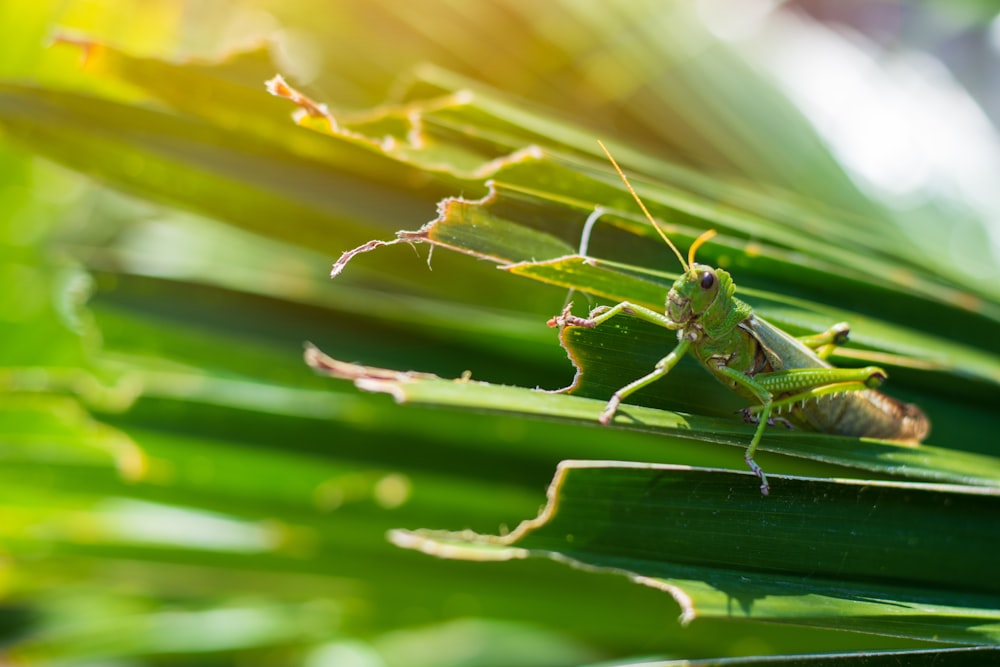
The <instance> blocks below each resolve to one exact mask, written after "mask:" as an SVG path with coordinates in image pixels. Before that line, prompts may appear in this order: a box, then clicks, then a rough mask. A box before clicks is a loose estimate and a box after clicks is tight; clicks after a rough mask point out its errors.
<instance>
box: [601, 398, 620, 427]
mask: <svg viewBox="0 0 1000 667" xmlns="http://www.w3.org/2000/svg"><path fill="white" fill-rule="evenodd" d="M621 402H622V399H621V398H619V396H618V395H617V394H615V395H614V396H612V397H611V400H610V401H608V404H607V406H606V407H605V408H604V411H603V412H601V416H600V417H598V418H597V421H599V422H601V425H603V426H607V425H608V424H610V423H611V420H612V419H614V416H615V413H616V412H618V406H619V405H620V404H621Z"/></svg>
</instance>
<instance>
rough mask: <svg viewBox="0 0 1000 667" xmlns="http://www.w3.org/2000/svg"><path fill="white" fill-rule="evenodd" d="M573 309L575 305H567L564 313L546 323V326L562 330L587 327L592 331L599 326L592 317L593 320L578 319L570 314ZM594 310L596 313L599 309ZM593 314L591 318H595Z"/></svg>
mask: <svg viewBox="0 0 1000 667" xmlns="http://www.w3.org/2000/svg"><path fill="white" fill-rule="evenodd" d="M572 309H573V304H572V303H567V304H566V307H565V308H563V310H562V312H561V313H559V314H558V315H556V316H555V317H552V318H550V319H549V321H548V322H546V324H548V325H549V326H550V327H559V328H560V329H561V328H562V327H565V326H574V327H587V328H588V329H592V328H594V327H595V326H597V322H595V321H594V320H593V318H592V317H591V318H584V317H577V316H576V315H574V314H573V313H571V312H570V311H571V310H572ZM594 310H595V311H596V310H597V309H596V308H595V309H594ZM593 314H594V313H593V312H591V316H593Z"/></svg>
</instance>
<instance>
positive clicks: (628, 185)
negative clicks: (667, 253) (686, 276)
mask: <svg viewBox="0 0 1000 667" xmlns="http://www.w3.org/2000/svg"><path fill="white" fill-rule="evenodd" d="M597 145H598V146H600V147H601V150H602V151H604V154H605V155H607V156H608V159H609V160H610V161H611V166H613V167H614V168H615V171H617V172H618V175H619V176H620V177H621V179H622V183H624V184H625V187H626V188H628V191H629V193H630V194H631V195H632V198H633V199H635V202H636V203H637V204H638V205H639V208H641V209H642V212H643V215H645V216H646V219H647V220H649V224H651V225H653V229H655V230H656V233H657V234H659V235H660V238H661V239H663V240H664V241H665V242H666V244H667V245H668V246H670V249H671V250H673V251H674V254H675V255H677V259H678V260H679V261H680V263H681V266H683V267H684V270H685V271H687V270H688V266H689V264H688V262H685V261H684V256H683V255H681V251H680V250H678V249H677V246H675V245H674V243H673V241H671V240H670V237H669V236H667V233H666V232H664V231H663V230H662V229H661V228H660V225H659V224H658V223H657V222H656V220H655V219H653V216H652V215H650V214H649V209H647V208H646V205H645V204H643V203H642V199H640V198H639V195H638V194H637V193H636V191H635V188H633V187H632V184H631V183H629V182H628V177H627V176H626V175H625V172H624V171H622V168H621V167H619V166H618V162H617V161H616V160H615V158H614V156H613V155H611V151H609V150H608V147H607V146H605V145H604V142H603V141H601V140H600V139H598V140H597ZM709 238H711V237H710V236H708V237H706V236H705V235H703V239H704V240H702V239H699V240H702V243H704V241H707V240H708V239H709ZM696 243H697V242H696ZM697 245H701V243H698V244H697ZM691 255H692V256H693V255H694V253H693V252H692V253H691ZM692 261H693V260H692Z"/></svg>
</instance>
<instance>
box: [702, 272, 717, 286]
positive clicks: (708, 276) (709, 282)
mask: <svg viewBox="0 0 1000 667" xmlns="http://www.w3.org/2000/svg"><path fill="white" fill-rule="evenodd" d="M713 285H715V274H714V273H712V272H711V271H705V272H704V273H703V274H701V288H702V289H712V286H713Z"/></svg>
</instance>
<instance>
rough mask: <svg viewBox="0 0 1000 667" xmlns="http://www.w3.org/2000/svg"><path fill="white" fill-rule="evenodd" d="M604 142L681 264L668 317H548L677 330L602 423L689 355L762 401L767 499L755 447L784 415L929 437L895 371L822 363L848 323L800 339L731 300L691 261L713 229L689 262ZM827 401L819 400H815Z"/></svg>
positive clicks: (559, 321)
mask: <svg viewBox="0 0 1000 667" xmlns="http://www.w3.org/2000/svg"><path fill="white" fill-rule="evenodd" d="M601 148H602V149H603V150H604V152H605V154H606V155H607V156H608V159H609V160H611V164H612V165H614V168H615V170H616V171H617V172H618V175H619V176H620V177H621V179H622V181H623V182H624V183H625V186H626V187H627V188H628V191H629V192H630V193H631V194H632V197H633V198H634V199H635V201H636V202H637V203H638V204H639V207H640V208H641V209H642V212H643V213H644V214H645V216H646V219H647V220H649V222H650V224H651V225H653V228H654V229H656V231H657V232H658V233H659V235H660V237H661V238H662V239H663V240H664V241H665V242H666V243H667V245H668V246H669V247H670V248H671V250H673V252H674V254H675V255H676V256H677V259H678V260H680V263H681V266H683V268H684V273H683V274H681V276H680V277H679V278H678V279H677V281H676V282H674V284H673V287H671V288H670V292H669V293H668V294H667V299H666V312H665V313H658V312H656V311H654V310H651V309H649V308H646V307H645V306H640V305H637V304H634V303H629V302H627V301H624V302H622V303H619V304H617V305H615V306H610V307H609V306H598V307H597V308H594V309H593V310H592V311H591V312H590V314H589V316H588V317H586V318H582V317H576V316H574V315H572V314H571V312H570V307H571V304H570V305H567V306H566V308H565V309H564V310H563V312H562V314H560V315H558V316H556V317H553V318H552V319H551V320H549V326H559V327H566V326H579V327H588V328H593V327H596V326H598V325H600V324H602V323H603V322H606V321H607V320H609V319H611V318H612V317H615V316H616V315H619V314H621V313H627V314H629V315H632V316H634V317H638V318H640V319H642V320H645V321H647V322H651V323H653V324H656V325H659V326H662V327H665V328H667V329H671V330H676V331H677V341H678V342H677V347H675V348H674V350H673V351H672V352H671V353H670V354H668V355H667V356H665V357H664V358H663V359H661V360H660V361H659V362H657V363H656V365H655V366H654V368H653V370H652V371H651V372H649V373H648V374H646V375H644V376H642V377H640V378H639V379H637V380H634V381H633V382H630V383H629V384H627V385H625V386H624V387H622V388H621V389H619V390H618V391H616V392H615V393H614V394H613V395H612V396H611V400H610V401H608V404H607V407H605V409H604V411H603V412H602V413H601V415H600V417H599V421H600V422H601V423H602V424H605V425H607V424H609V423H610V422H611V420H612V419H613V418H614V416H615V413H616V412H618V407H619V405H620V404H621V402H622V401H623V400H625V399H626V398H627V397H628V396H629V395H631V394H632V393H634V392H636V391H638V390H639V389H642V388H643V387H645V386H647V385H649V384H651V383H653V382H655V381H657V380H659V379H660V378H662V377H664V376H665V375H667V373H669V372H670V370H671V369H672V368H673V367H674V366H675V365H676V364H677V362H678V361H679V360H680V358H681V357H683V356H684V355H685V354H687V353H688V352H690V353H692V354H693V355H694V356H695V357H696V358H697V359H698V361H700V362H701V364H702V365H703V366H704V367H705V368H707V369H708V371H709V372H710V373H711V374H712V375H714V376H715V378H716V379H717V380H719V381H720V382H722V383H723V384H724V385H726V386H727V387H729V388H730V389H731V390H733V391H735V392H736V393H738V394H740V395H741V396H743V397H744V398H747V399H750V400H752V401H755V402H756V404H757V405H754V406H753V407H749V408H745V409H744V410H743V416H744V419H745V420H746V421H748V422H750V423H754V422H755V423H756V424H757V429H756V431H755V432H754V435H753V438H752V439H751V440H750V444H749V445H748V446H747V449H746V453H745V456H744V458H745V459H746V462H747V465H748V466H749V467H750V470H752V471H753V472H754V474H756V475H757V477H758V478H759V479H760V491H761V493H762V494H763V495H765V496H766V495H768V493H769V491H770V485H769V484H768V481H767V476H766V475H765V474H764V471H763V470H762V469H761V467H760V466H759V465H758V464H757V462H756V461H754V453H755V452H756V451H757V445H758V444H759V443H760V440H761V437H762V436H763V434H764V429H765V428H766V427H767V425H768V424H773V423H775V421H778V420H780V421H782V422H783V423H784V424H785V425H786V426H788V427H790V428H791V427H797V428H801V429H804V430H809V431H819V432H823V433H831V434H839V435H846V436H854V437H862V436H866V437H872V438H883V439H887V440H897V441H900V442H904V443H907V444H913V445H916V444H918V443H919V442H920V441H921V440H923V439H924V438H925V437H927V434H928V433H929V432H930V422H929V421H928V419H927V417H926V416H924V413H923V412H922V411H921V410H920V408H918V407H917V406H915V405H910V404H907V403H901V402H899V401H897V400H895V399H893V398H890V397H888V396H886V395H885V394H882V393H880V392H877V391H874V388H875V387H878V386H879V385H881V384H882V383H883V382H884V381H885V380H886V378H887V377H888V376H887V375H886V373H885V371H883V370H882V369H881V368H878V367H875V366H868V367H866V368H856V369H854V368H835V367H833V366H832V365H831V364H829V363H827V361H826V360H825V359H826V357H827V356H828V355H829V353H830V352H831V351H832V350H833V349H834V347H835V346H837V345H841V344H843V343H844V342H845V341H846V340H847V334H848V331H849V328H848V326H847V324H846V323H843V322H842V323H839V324H836V325H834V326H833V327H831V328H830V329H829V330H828V331H825V332H823V333H821V334H818V335H814V336H806V337H803V338H794V337H792V336H790V335H789V334H787V333H785V332H784V331H782V330H781V329H779V328H777V327H775V326H774V325H772V324H769V323H768V322H766V321H765V320H763V319H762V318H760V317H758V316H757V315H755V314H754V312H753V309H752V308H751V307H750V306H749V305H747V304H746V303H744V302H742V301H740V300H739V299H737V298H735V297H734V296H733V293H734V292H735V290H736V286H735V285H734V283H733V280H732V278H731V277H730V275H729V273H727V272H726V271H723V270H722V269H717V268H713V267H711V266H707V265H705V264H697V263H695V261H694V256H695V252H696V251H697V250H698V248H699V247H700V246H701V245H702V244H703V243H704V242H705V241H707V240H709V239H710V238H712V237H713V236H714V235H715V231H714V230H708V231H707V232H705V233H704V234H702V235H701V236H700V237H698V238H697V239H696V240H695V241H694V243H692V244H691V247H690V249H689V251H688V259H687V261H684V257H683V256H682V255H681V253H680V251H679V250H678V249H677V247H676V246H675V245H674V244H673V243H672V242H671V241H670V238H669V237H668V236H667V235H666V233H665V232H664V231H663V230H662V229H661V228H660V226H659V225H658V224H657V223H656V221H655V220H654V219H653V216H652V215H650V213H649V211H648V210H647V209H646V206H645V204H643V202H642V200H641V199H640V198H639V195H638V194H637V193H636V191H635V190H634V189H633V188H632V185H631V184H630V183H629V181H628V178H627V177H626V176H625V173H624V172H623V171H622V169H621V167H619V166H618V163H617V162H616V161H615V159H614V157H612V156H611V153H610V152H608V149H607V148H605V146H604V144H603V143H602V144H601ZM821 397H822V398H823V400H822V402H820V401H819V400H818V399H820V398H821ZM772 415H780V417H777V418H773V417H772Z"/></svg>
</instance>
